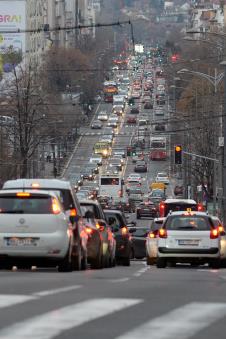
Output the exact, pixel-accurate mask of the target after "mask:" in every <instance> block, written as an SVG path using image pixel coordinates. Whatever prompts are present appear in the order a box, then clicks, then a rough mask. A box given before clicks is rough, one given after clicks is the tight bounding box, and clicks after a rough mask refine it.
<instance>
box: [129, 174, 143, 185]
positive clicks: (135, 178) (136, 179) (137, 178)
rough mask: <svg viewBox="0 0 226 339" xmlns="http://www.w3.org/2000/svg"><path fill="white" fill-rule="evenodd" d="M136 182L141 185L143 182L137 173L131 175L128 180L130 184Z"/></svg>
mask: <svg viewBox="0 0 226 339" xmlns="http://www.w3.org/2000/svg"><path fill="white" fill-rule="evenodd" d="M131 181H132V182H135V181H137V182H138V183H139V184H141V182H142V177H141V176H140V175H139V174H137V173H131V174H130V175H129V176H128V178H127V179H126V182H127V183H129V182H131Z"/></svg>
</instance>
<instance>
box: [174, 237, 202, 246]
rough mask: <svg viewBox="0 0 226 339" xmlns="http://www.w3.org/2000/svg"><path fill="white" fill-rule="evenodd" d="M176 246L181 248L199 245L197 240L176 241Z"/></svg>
mask: <svg viewBox="0 0 226 339" xmlns="http://www.w3.org/2000/svg"><path fill="white" fill-rule="evenodd" d="M178 245H182V246H198V245H199V240H195V239H192V240H178Z"/></svg>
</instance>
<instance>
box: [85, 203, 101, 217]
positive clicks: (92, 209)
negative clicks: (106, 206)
mask: <svg viewBox="0 0 226 339" xmlns="http://www.w3.org/2000/svg"><path fill="white" fill-rule="evenodd" d="M81 210H82V216H83V217H84V218H88V219H92V218H96V219H100V215H99V211H98V208H97V206H96V205H93V204H85V203H81Z"/></svg>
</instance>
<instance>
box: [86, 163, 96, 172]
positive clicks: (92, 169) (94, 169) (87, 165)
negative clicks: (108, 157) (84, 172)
mask: <svg viewBox="0 0 226 339" xmlns="http://www.w3.org/2000/svg"><path fill="white" fill-rule="evenodd" d="M86 168H87V169H90V170H91V171H92V172H93V174H98V173H99V167H98V165H97V164H91V163H88V164H86Z"/></svg>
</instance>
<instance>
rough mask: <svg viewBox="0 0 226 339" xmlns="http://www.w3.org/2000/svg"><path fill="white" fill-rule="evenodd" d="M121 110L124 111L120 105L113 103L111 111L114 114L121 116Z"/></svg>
mask: <svg viewBox="0 0 226 339" xmlns="http://www.w3.org/2000/svg"><path fill="white" fill-rule="evenodd" d="M123 112H124V110H123V107H122V106H120V105H115V106H113V108H112V113H113V114H116V115H117V116H121V115H122V114H123Z"/></svg>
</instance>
